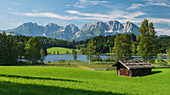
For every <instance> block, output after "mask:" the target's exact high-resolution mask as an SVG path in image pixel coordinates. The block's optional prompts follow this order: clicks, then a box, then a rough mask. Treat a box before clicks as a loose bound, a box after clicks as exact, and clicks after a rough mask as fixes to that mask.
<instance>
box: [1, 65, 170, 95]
mask: <svg viewBox="0 0 170 95" xmlns="http://www.w3.org/2000/svg"><path fill="white" fill-rule="evenodd" d="M0 69H1V70H0V94H1V95H4V94H5V95H11V94H12V95H30V94H32V95H35V94H39V95H113V94H115V95H124V94H129V95H133V94H140V95H168V94H169V93H170V90H169V89H170V80H169V79H170V70H169V69H155V70H153V71H152V74H151V75H147V76H142V77H132V78H128V77H122V76H117V75H116V71H115V70H114V71H92V70H83V69H77V68H66V67H45V66H44V67H41V66H38V67H36V66H34V67H33V66H27V67H26V66H20V67H17V66H11V67H9V66H1V67H0Z"/></svg>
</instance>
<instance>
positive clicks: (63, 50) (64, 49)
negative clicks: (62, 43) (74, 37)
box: [47, 47, 73, 54]
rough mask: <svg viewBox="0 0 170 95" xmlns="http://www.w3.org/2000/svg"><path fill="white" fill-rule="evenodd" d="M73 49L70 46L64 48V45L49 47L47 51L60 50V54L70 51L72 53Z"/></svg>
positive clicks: (49, 52)
mask: <svg viewBox="0 0 170 95" xmlns="http://www.w3.org/2000/svg"><path fill="white" fill-rule="evenodd" d="M72 50H73V49H70V48H63V47H52V48H48V49H47V52H48V54H54V52H55V54H57V52H59V54H67V53H66V52H67V51H68V52H69V54H72Z"/></svg>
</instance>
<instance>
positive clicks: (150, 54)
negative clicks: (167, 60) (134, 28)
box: [137, 19, 158, 61]
mask: <svg viewBox="0 0 170 95" xmlns="http://www.w3.org/2000/svg"><path fill="white" fill-rule="evenodd" d="M148 22H149V21H148V20H147V19H144V21H143V22H142V24H141V27H140V29H139V32H140V37H139V43H138V46H137V51H138V55H140V56H141V58H142V59H145V60H148V61H151V60H153V59H154V58H155V57H156V55H157V54H158V44H157V36H156V35H155V34H156V32H155V30H154V26H153V23H152V22H151V23H149V24H148Z"/></svg>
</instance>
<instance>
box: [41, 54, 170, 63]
mask: <svg viewBox="0 0 170 95" xmlns="http://www.w3.org/2000/svg"><path fill="white" fill-rule="evenodd" d="M100 57H101V58H102V59H107V58H110V56H108V55H100ZM132 57H134V58H136V57H140V56H132ZM60 59H65V60H66V61H68V60H73V55H47V56H46V58H45V60H44V62H45V63H47V62H48V60H49V61H51V62H54V61H55V62H58V60H60ZM138 59H139V58H138ZM162 59H163V60H167V59H168V57H167V56H166V55H162ZM77 60H81V61H88V60H87V56H86V55H78V56H77ZM156 60H157V59H156Z"/></svg>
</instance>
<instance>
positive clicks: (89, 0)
mask: <svg viewBox="0 0 170 95" xmlns="http://www.w3.org/2000/svg"><path fill="white" fill-rule="evenodd" d="M108 2H109V1H93V0H79V2H77V3H75V4H73V6H74V7H77V8H85V7H86V6H87V5H99V4H105V3H108Z"/></svg>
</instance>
